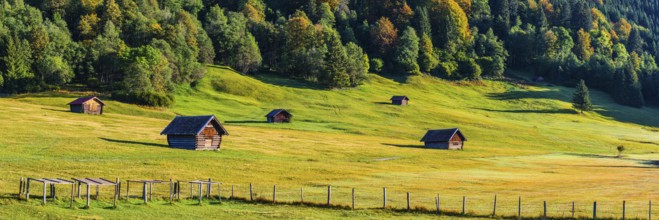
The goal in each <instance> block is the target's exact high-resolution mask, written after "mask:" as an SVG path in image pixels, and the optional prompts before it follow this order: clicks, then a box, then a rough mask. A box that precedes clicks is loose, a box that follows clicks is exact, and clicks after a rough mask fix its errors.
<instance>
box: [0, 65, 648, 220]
mask: <svg viewBox="0 0 659 220" xmlns="http://www.w3.org/2000/svg"><path fill="white" fill-rule="evenodd" d="M400 81H402V80H398V81H395V80H392V79H388V78H383V77H380V76H376V75H370V76H369V81H368V82H367V83H366V84H365V85H364V86H361V87H359V88H356V89H345V90H319V89H316V88H314V87H313V86H312V85H308V84H305V83H300V82H297V81H291V80H288V79H283V78H280V77H277V76H272V75H261V76H256V77H249V76H245V75H241V74H238V73H235V72H233V71H230V70H228V69H226V68H223V67H209V68H208V74H207V75H206V77H205V78H204V79H203V80H201V81H200V82H199V83H197V84H196V85H195V86H194V87H187V86H184V87H179V88H178V89H177V91H176V94H177V95H176V100H177V101H176V104H175V105H174V106H173V107H172V108H171V109H169V110H154V109H145V108H141V107H138V106H134V105H127V104H122V103H119V102H115V101H108V106H109V107H108V109H107V111H106V114H104V115H103V116H90V115H79V114H72V113H69V112H68V111H67V110H68V109H67V106H66V103H68V102H69V101H70V100H72V98H73V97H77V96H79V95H81V94H79V93H66V92H51V93H39V94H26V95H20V96H11V97H5V98H0V113H1V114H0V130H2V131H3V133H2V135H1V136H0V151H2V152H3V153H1V154H0V167H4V169H1V170H0V194H2V196H3V198H2V199H0V207H1V208H0V215H1V216H15V217H17V218H45V217H49V218H73V217H78V218H126V217H134V218H137V217H145V218H158V217H160V218H193V217H195V216H197V217H199V216H204V217H206V216H214V217H227V216H231V217H234V218H246V219H253V218H263V217H269V218H307V217H310V218H323V219H327V218H330V219H333V218H344V217H352V218H391V217H394V216H395V217H400V218H415V219H416V218H420V217H428V218H431V217H433V216H430V215H417V214H405V213H399V212H390V211H380V210H371V209H366V208H377V207H379V206H381V204H382V203H381V202H382V201H381V200H382V198H381V192H382V188H381V187H387V188H388V190H389V191H388V192H389V205H390V206H391V207H393V208H403V207H404V206H405V192H411V193H412V195H413V198H412V203H413V204H414V206H418V207H425V208H427V209H432V208H433V207H434V202H433V201H434V200H433V197H434V196H435V195H436V194H437V193H441V195H442V198H443V204H444V205H443V207H442V208H443V209H444V210H445V211H453V212H458V210H459V209H460V201H461V198H462V196H463V195H466V196H467V197H468V208H467V211H468V212H469V213H474V214H475V215H487V213H490V212H491V199H492V197H493V195H494V194H497V196H498V198H499V205H500V207H501V208H500V210H499V211H498V214H499V215H507V216H513V215H515V213H516V204H517V197H518V196H522V198H523V199H524V204H525V207H524V211H523V215H525V216H538V215H539V214H540V213H541V210H542V201H544V200H546V201H548V202H549V208H548V209H549V214H550V215H551V216H567V215H568V213H566V210H567V209H568V204H569V202H571V201H576V202H577V212H578V213H577V215H583V216H587V215H589V212H590V211H589V207H591V206H592V201H594V200H597V201H598V205H599V207H600V210H601V213H600V215H598V216H602V217H606V216H610V217H613V216H619V213H618V207H619V204H620V202H621V200H623V199H626V200H627V201H628V214H629V215H628V216H630V217H633V216H636V217H644V216H646V215H647V212H646V208H647V203H646V202H647V200H648V199H653V198H654V199H656V195H657V193H659V192H657V190H656V189H657V188H658V187H657V183H656V181H654V180H655V179H656V168H657V156H656V154H655V153H654V152H657V151H659V146H657V145H658V144H659V136H657V135H656V132H657V127H659V121H658V120H657V119H655V118H654V117H652V115H654V114H656V112H657V111H658V110H657V109H654V108H647V107H646V108H643V109H636V108H628V107H623V106H620V105H617V104H614V102H613V101H612V100H610V98H609V97H608V96H607V95H605V94H603V93H601V92H597V91H593V93H592V98H593V102H594V104H595V105H596V111H595V112H593V113H589V114H587V115H578V114H576V113H575V112H574V111H572V110H570V104H569V103H568V102H566V100H568V99H569V98H570V95H571V93H572V89H569V88H564V87H557V86H533V85H523V84H511V83H508V82H499V81H483V82H482V83H472V82H450V81H444V80H438V79H434V78H429V77H421V76H418V77H411V78H409V79H407V80H406V81H404V82H400ZM391 95H407V96H409V97H410V98H411V99H412V100H411V105H410V106H407V107H400V106H392V105H388V104H385V103H384V102H387V100H388V99H389V97H390V96H391ZM476 103H478V104H476ZM273 108H287V109H290V110H291V112H292V113H293V114H294V118H293V123H291V124H274V125H273V124H265V123H262V122H263V121H265V118H264V115H265V114H266V113H267V112H268V111H269V110H270V109H273ZM175 114H183V115H195V114H215V115H216V116H218V118H219V119H220V120H222V122H223V123H224V124H225V126H226V128H227V129H228V130H229V132H230V134H231V135H229V136H227V137H226V139H225V141H224V142H223V143H222V146H223V148H222V150H221V151H219V152H195V151H185V150H177V149H171V148H168V147H167V146H166V140H165V137H163V136H160V135H159V132H160V131H161V130H162V128H164V126H165V125H167V123H168V122H169V119H171V118H172V117H173V116H174V115H175ZM446 127H460V129H461V130H462V131H463V132H464V133H465V135H466V136H467V138H468V139H469V141H468V142H467V143H466V146H465V150H464V151H441V150H427V149H423V148H421V146H422V145H421V143H420V142H419V139H420V138H421V136H422V135H423V133H424V132H425V130H426V129H429V128H446ZM620 144H624V145H625V146H626V147H627V149H628V151H625V157H624V158H615V157H613V156H614V155H615V154H616V153H617V152H616V150H615V146H617V145H620ZM604 174H606V175H604ZM21 176H24V177H63V178H68V177H81V176H87V177H105V178H115V177H119V178H121V179H122V180H126V179H143V178H156V179H169V178H174V179H180V180H192V179H199V178H208V177H212V178H213V179H214V180H219V181H222V182H223V189H222V190H223V191H222V195H225V196H226V195H228V194H229V191H228V190H229V189H228V188H229V186H231V185H234V186H235V187H236V192H237V196H238V197H242V198H245V197H246V196H247V194H246V193H247V185H248V184H249V183H254V184H255V191H256V194H257V197H258V198H261V199H265V200H269V199H270V198H271V196H272V195H271V193H272V185H274V184H276V185H277V188H278V200H279V201H283V202H285V201H290V202H295V201H297V200H298V199H299V194H298V192H299V188H300V187H304V188H305V201H309V202H314V203H322V202H323V201H325V199H326V198H325V196H326V195H325V194H324V192H325V189H326V186H327V185H328V184H331V185H332V187H333V198H334V199H333V203H335V204H338V205H348V204H349V202H350V189H351V188H353V187H354V188H356V189H357V193H358V194H357V197H358V200H357V201H358V202H357V208H359V209H361V210H358V211H354V212H353V211H348V210H328V209H317V208H311V207H304V208H300V207H297V206H289V205H275V206H271V205H264V204H260V205H259V204H254V205H252V204H249V203H242V202H230V203H225V204H223V205H206V206H202V207H195V206H190V205H191V204H194V201H189V200H188V201H186V202H184V203H177V204H176V205H174V206H173V207H171V206H168V205H165V204H166V202H165V200H164V199H157V201H156V202H154V203H152V204H150V205H149V206H143V205H140V201H139V200H138V199H131V200H130V201H129V202H124V201H122V202H120V204H119V208H118V209H117V210H112V209H105V208H104V207H107V206H109V203H108V201H111V200H110V194H109V193H110V191H111V190H110V189H103V191H102V193H101V195H102V200H103V201H102V202H98V203H93V204H92V206H93V207H92V208H91V209H89V210H68V209H67V208H65V207H66V206H67V204H68V203H66V202H60V203H58V204H57V205H52V204H51V205H48V206H40V205H38V204H39V202H38V201H36V200H37V199H35V200H32V201H30V202H29V203H25V202H23V201H20V202H19V201H16V200H15V199H13V196H12V194H14V193H16V190H17V181H18V179H19V177H21ZM621 180H624V181H621ZM156 187H157V188H156V190H155V191H154V192H155V193H156V195H155V196H154V197H161V196H166V195H167V193H166V186H156ZM158 187H159V188H158ZM135 190H136V191H137V190H138V189H135ZM67 192H68V191H67V190H65V191H64V194H66V193H67ZM184 192H185V191H184ZM36 194H37V195H39V193H36ZM186 194H187V193H184V194H183V195H186ZM183 195H182V196H183ZM64 198H65V199H66V198H67V196H64ZM82 205H83V204H82V201H81V200H78V203H77V206H78V207H81V206H82ZM173 213H176V214H173Z"/></svg>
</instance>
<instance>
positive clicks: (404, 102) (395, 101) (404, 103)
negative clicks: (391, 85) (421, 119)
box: [391, 100, 407, 105]
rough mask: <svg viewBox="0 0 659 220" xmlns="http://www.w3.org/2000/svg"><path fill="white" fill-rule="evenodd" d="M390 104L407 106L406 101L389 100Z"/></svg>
mask: <svg viewBox="0 0 659 220" xmlns="http://www.w3.org/2000/svg"><path fill="white" fill-rule="evenodd" d="M391 104H394V105H407V100H391Z"/></svg>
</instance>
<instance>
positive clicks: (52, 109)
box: [41, 108, 71, 112]
mask: <svg viewBox="0 0 659 220" xmlns="http://www.w3.org/2000/svg"><path fill="white" fill-rule="evenodd" d="M41 109H43V110H48V111H54V112H71V110H61V109H54V108H41Z"/></svg>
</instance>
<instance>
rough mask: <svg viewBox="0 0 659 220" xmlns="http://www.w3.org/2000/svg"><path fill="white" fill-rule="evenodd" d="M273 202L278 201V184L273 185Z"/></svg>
mask: <svg viewBox="0 0 659 220" xmlns="http://www.w3.org/2000/svg"><path fill="white" fill-rule="evenodd" d="M272 203H277V184H275V185H274V186H273V187H272Z"/></svg>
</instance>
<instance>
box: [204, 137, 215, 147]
mask: <svg viewBox="0 0 659 220" xmlns="http://www.w3.org/2000/svg"><path fill="white" fill-rule="evenodd" d="M212 143H213V139H209V138H206V142H205V143H204V147H205V148H211V146H212Z"/></svg>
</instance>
